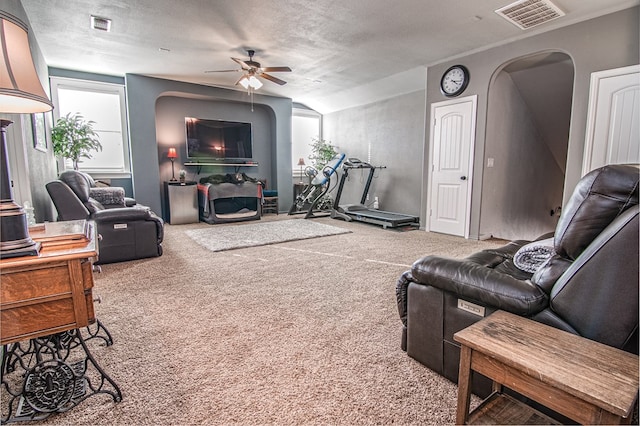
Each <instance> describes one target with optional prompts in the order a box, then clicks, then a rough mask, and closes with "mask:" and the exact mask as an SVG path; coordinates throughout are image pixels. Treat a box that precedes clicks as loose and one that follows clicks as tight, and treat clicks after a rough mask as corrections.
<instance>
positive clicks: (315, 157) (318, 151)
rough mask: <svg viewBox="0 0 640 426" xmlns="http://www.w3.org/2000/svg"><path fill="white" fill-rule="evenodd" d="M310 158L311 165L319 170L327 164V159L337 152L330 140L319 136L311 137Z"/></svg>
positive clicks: (329, 159)
mask: <svg viewBox="0 0 640 426" xmlns="http://www.w3.org/2000/svg"><path fill="white" fill-rule="evenodd" d="M310 145H311V155H309V160H311V162H312V164H313V167H315V169H316V170H318V171H319V172H320V171H322V168H323V167H324V166H326V165H327V163H328V162H329V161H331V159H332V158H333V157H334V156H335V155H336V154H337V153H338V152H337V151H336V149H335V148H334V146H333V145H331V142H330V141H326V140H324V139H320V138H312V139H311V144H310Z"/></svg>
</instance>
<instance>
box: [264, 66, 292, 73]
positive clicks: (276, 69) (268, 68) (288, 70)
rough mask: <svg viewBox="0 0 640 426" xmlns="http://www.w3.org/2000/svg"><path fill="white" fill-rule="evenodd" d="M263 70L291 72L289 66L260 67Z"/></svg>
mask: <svg viewBox="0 0 640 426" xmlns="http://www.w3.org/2000/svg"><path fill="white" fill-rule="evenodd" d="M260 69H261V70H262V71H263V72H291V68H289V67H264V68H260Z"/></svg>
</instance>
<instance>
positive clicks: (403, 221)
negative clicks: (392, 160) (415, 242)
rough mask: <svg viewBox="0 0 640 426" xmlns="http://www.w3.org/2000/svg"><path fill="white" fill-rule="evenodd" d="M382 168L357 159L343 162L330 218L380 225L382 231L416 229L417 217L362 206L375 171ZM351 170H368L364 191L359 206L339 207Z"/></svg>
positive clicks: (417, 224) (418, 219)
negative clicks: (411, 227) (410, 227)
mask: <svg viewBox="0 0 640 426" xmlns="http://www.w3.org/2000/svg"><path fill="white" fill-rule="evenodd" d="M384 168H385V167H384V166H372V165H371V164H369V163H365V162H364V161H360V160H359V159H357V158H349V159H348V160H347V161H345V162H344V163H343V164H342V170H343V171H342V177H341V178H340V186H339V187H338V192H337V194H336V199H335V201H334V208H333V209H332V210H331V217H332V218H334V219H342V220H345V221H347V222H351V221H352V220H355V221H357V222H366V223H372V224H374V225H380V226H382V227H383V228H384V229H387V228H397V227H401V226H414V227H418V226H419V224H420V218H419V217H417V216H410V215H407V214H403V213H395V212H387V211H383V210H376V209H370V208H368V207H367V206H366V205H365V204H364V203H365V201H366V199H367V194H368V193H369V187H370V186H371V181H372V180H373V175H374V173H375V171H376V169H384ZM351 169H369V176H368V178H367V183H366V185H365V187H364V191H363V192H362V198H361V199H360V204H346V205H343V206H341V205H340V197H341V196H342V190H343V188H344V183H345V182H346V181H347V178H348V177H349V170H351Z"/></svg>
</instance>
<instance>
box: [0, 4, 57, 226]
mask: <svg viewBox="0 0 640 426" xmlns="http://www.w3.org/2000/svg"><path fill="white" fill-rule="evenodd" d="M1 8H2V10H3V11H4V12H7V13H9V14H11V15H13V16H15V17H16V18H18V19H20V20H21V21H22V22H23V23H24V24H26V25H27V28H29V45H30V47H31V56H32V58H33V62H34V65H35V67H36V71H37V73H38V77H39V78H40V83H41V84H42V86H43V87H44V90H45V92H46V93H49V78H48V74H47V65H46V62H45V60H44V56H43V55H42V52H41V51H40V48H39V46H38V42H37V40H36V39H35V37H34V36H33V34H32V32H31V30H30V28H31V26H30V24H29V20H28V19H27V14H26V12H25V11H24V9H23V8H22V4H21V3H20V1H18V0H3V2H2V6H1ZM3 115H4V116H5V117H7V118H9V119H10V120H13V121H14V122H15V123H14V124H13V125H12V126H10V127H9V129H8V132H15V136H16V137H9V138H8V139H9V140H10V141H11V140H13V141H15V142H16V143H19V144H22V146H11V145H9V144H8V146H7V149H9V150H24V153H25V160H26V164H24V167H26V168H27V169H28V175H29V182H28V183H25V182H20V184H27V185H29V189H30V191H31V203H32V205H33V207H34V212H35V216H36V221H37V222H43V221H45V220H47V221H51V220H54V219H55V216H56V213H55V209H54V207H53V204H52V203H51V199H50V198H49V194H48V193H47V191H46V189H45V185H46V184H47V182H50V181H51V180H53V179H55V178H56V176H57V169H56V164H55V159H54V156H53V148H52V144H51V132H50V129H51V121H52V118H51V117H52V116H51V114H50V113H46V114H45V120H46V126H45V127H46V131H47V152H42V151H39V150H36V149H35V148H34V145H33V133H32V131H31V127H30V125H29V123H30V122H31V118H30V117H29V115H28V114H21V115H18V114H3ZM21 124H22V126H21ZM18 201H19V202H24V200H18Z"/></svg>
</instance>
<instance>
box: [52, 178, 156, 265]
mask: <svg viewBox="0 0 640 426" xmlns="http://www.w3.org/2000/svg"><path fill="white" fill-rule="evenodd" d="M91 187H92V180H91V179H90V178H88V177H87V175H85V174H84V173H81V172H77V171H66V172H64V173H62V174H61V175H60V177H59V180H55V181H52V182H49V183H48V184H47V185H46V188H47V192H49V196H50V197H51V200H52V201H53V204H54V205H55V207H56V210H57V211H58V220H79V219H87V220H93V221H94V222H95V223H96V228H97V232H98V234H99V235H100V236H101V240H100V242H99V254H98V261H97V262H96V263H97V264H103V263H113V262H122V261H125V260H134V259H142V258H147V257H156V256H161V255H162V240H163V238H164V222H163V221H162V219H161V218H159V217H158V216H157V215H156V214H155V213H154V212H152V211H151V210H150V209H149V208H148V207H145V206H141V205H139V204H136V205H134V206H133V207H124V206H123V207H115V208H105V207H104V206H103V205H102V204H101V203H99V202H98V201H96V200H95V199H94V198H92V197H91V195H90V194H91ZM122 202H123V203H126V201H124V200H123V201H122Z"/></svg>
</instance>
